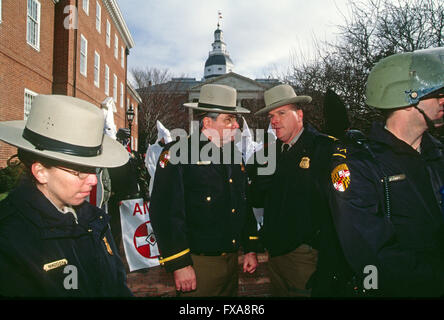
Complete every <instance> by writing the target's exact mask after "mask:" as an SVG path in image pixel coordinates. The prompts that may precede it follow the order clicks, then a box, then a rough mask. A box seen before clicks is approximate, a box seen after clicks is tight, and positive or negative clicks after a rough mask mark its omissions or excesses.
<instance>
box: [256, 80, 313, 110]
mask: <svg viewBox="0 0 444 320" xmlns="http://www.w3.org/2000/svg"><path fill="white" fill-rule="evenodd" d="M264 100H265V108H262V109H260V110H259V111H257V112H256V113H255V115H260V114H264V113H267V112H269V111H271V110H273V109H276V108H279V107H282V106H285V105H287V104H296V103H297V104H307V103H310V102H311V97H310V96H298V95H296V93H295V92H294V90H293V88H292V87H291V86H290V85H288V84H280V85H277V86H276V87H273V88H271V89H268V90H267V91H265V92H264Z"/></svg>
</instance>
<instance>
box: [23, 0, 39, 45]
mask: <svg viewBox="0 0 444 320" xmlns="http://www.w3.org/2000/svg"><path fill="white" fill-rule="evenodd" d="M27 16H28V17H27V26H26V41H27V42H28V44H30V45H31V46H32V47H33V48H34V49H36V50H40V2H38V1H37V0H28V12H27Z"/></svg>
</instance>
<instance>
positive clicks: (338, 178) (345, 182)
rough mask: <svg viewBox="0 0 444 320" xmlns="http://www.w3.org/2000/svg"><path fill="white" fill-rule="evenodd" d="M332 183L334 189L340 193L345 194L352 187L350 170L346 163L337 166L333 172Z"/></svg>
mask: <svg viewBox="0 0 444 320" xmlns="http://www.w3.org/2000/svg"><path fill="white" fill-rule="evenodd" d="M331 182H332V183H333V187H334V188H335V189H336V190H337V191H339V192H344V191H345V190H347V188H348V187H349V185H350V182H351V179H350V170H349V169H348V167H347V165H346V164H345V163H341V164H340V165H338V166H336V168H334V169H333V171H332V172H331Z"/></svg>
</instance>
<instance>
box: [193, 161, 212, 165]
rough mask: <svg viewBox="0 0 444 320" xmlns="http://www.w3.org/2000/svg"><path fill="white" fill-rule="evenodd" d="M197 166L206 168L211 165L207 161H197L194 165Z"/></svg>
mask: <svg viewBox="0 0 444 320" xmlns="http://www.w3.org/2000/svg"><path fill="white" fill-rule="evenodd" d="M196 164H197V165H198V166H206V165H209V164H211V161H209V160H207V161H197V163H196Z"/></svg>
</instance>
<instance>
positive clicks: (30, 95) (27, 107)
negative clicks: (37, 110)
mask: <svg viewBox="0 0 444 320" xmlns="http://www.w3.org/2000/svg"><path fill="white" fill-rule="evenodd" d="M37 95H38V93H36V92H34V91H31V90H29V89H26V88H25V93H24V102H23V120H27V119H28V115H29V113H30V112H31V106H32V101H33V100H34V98H35V97H36V96H37Z"/></svg>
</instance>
